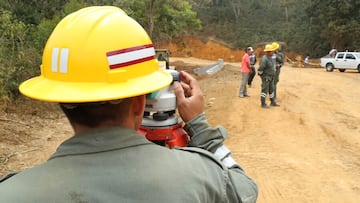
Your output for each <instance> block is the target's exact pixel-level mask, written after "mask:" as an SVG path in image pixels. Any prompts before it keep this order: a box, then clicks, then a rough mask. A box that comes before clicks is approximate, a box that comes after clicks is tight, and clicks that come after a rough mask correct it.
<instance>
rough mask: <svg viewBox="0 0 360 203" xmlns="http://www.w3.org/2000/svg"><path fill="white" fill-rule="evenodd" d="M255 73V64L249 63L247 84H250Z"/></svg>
mask: <svg viewBox="0 0 360 203" xmlns="http://www.w3.org/2000/svg"><path fill="white" fill-rule="evenodd" d="M255 74H256V69H255V66H253V65H251V73H250V75H249V79H248V85H251V83H252V81H253V79H254V77H255Z"/></svg>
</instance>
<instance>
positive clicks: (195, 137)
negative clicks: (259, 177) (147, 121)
mask: <svg viewBox="0 0 360 203" xmlns="http://www.w3.org/2000/svg"><path fill="white" fill-rule="evenodd" d="M185 129H186V130H187V132H188V133H189V135H190V136H191V142H190V143H189V147H185V148H178V149H169V148H166V147H162V146H159V145H156V144H154V143H152V142H150V141H148V140H147V139H146V138H145V137H144V136H142V135H139V134H138V133H137V132H136V131H134V130H132V129H127V128H121V127H112V128H99V129H93V130H89V131H85V132H81V133H78V134H76V135H75V136H73V137H72V138H70V139H69V140H67V141H65V142H64V143H62V144H61V145H60V146H59V148H58V149H57V151H56V153H55V154H53V155H52V156H51V158H50V159H49V160H48V161H47V162H45V163H43V164H41V165H39V166H36V167H34V168H31V169H28V170H25V171H23V172H20V173H18V174H16V175H14V176H12V177H10V178H8V179H6V180H3V182H1V183H0V202H4V203H5V202H6V203H24V202H31V203H35V202H36V203H57V202H61V203H64V202H67V203H68V202H89V203H90V202H100V203H106V202H109V203H114V202H122V203H127V202H129V203H134V202H147V203H152V202H154V203H163V202H172V203H174V202H175V203H176V202H185V203H191V202H202V203H205V202H206V203H209V202H214V203H220V202H256V198H257V195H258V189H257V185H256V184H255V182H254V181H253V180H252V179H251V178H249V177H248V176H247V175H246V174H245V172H244V171H243V170H242V169H241V167H240V166H239V165H238V164H237V163H236V162H235V161H234V160H233V159H232V158H231V153H230V152H229V151H228V150H227V148H226V147H225V146H224V145H223V144H222V143H223V140H224V138H225V136H226V131H225V129H224V128H222V127H217V128H210V127H209V125H208V123H207V121H206V119H205V115H204V114H202V115H200V116H198V117H197V118H195V119H193V120H192V121H190V122H189V123H187V124H186V126H185ZM220 160H221V161H220Z"/></svg>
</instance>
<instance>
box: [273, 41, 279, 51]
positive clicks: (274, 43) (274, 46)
mask: <svg viewBox="0 0 360 203" xmlns="http://www.w3.org/2000/svg"><path fill="white" fill-rule="evenodd" d="M271 45H272V46H273V49H274V50H276V49H279V47H280V45H279V44H278V43H276V42H273V43H272V44H271Z"/></svg>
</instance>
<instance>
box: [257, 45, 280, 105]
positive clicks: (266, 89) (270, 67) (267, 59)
mask: <svg viewBox="0 0 360 203" xmlns="http://www.w3.org/2000/svg"><path fill="white" fill-rule="evenodd" d="M273 51H274V48H273V46H272V45H271V44H267V45H266V46H265V49H264V52H265V55H264V56H263V57H262V59H261V62H260V66H259V68H258V75H259V76H260V77H261V94H260V101H261V107H262V108H269V106H268V105H267V104H266V102H265V100H266V95H267V94H269V98H270V102H271V103H270V105H271V106H279V104H277V103H276V101H275V99H274V78H275V66H274V63H273V61H272V55H273Z"/></svg>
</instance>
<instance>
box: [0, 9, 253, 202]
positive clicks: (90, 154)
mask: <svg viewBox="0 0 360 203" xmlns="http://www.w3.org/2000/svg"><path fill="white" fill-rule="evenodd" d="M180 76H181V80H180V81H175V82H174V83H173V84H172V86H173V88H174V94H175V95H176V100H177V109H178V113H179V115H180V117H181V118H182V120H183V121H184V122H185V126H184V130H186V132H187V133H188V135H189V137H190V141H189V143H188V145H187V146H186V147H176V148H171V149H170V148H168V147H165V146H161V145H157V144H155V143H153V142H151V141H149V140H147V139H146V137H145V136H143V135H141V134H139V133H138V129H139V126H141V122H142V118H143V114H144V109H145V101H146V95H147V94H149V93H152V92H154V91H157V90H160V89H162V88H166V87H169V86H170V85H171V83H172V82H173V77H172V75H171V74H169V73H168V72H164V71H163V70H160V69H159V68H158V64H157V60H156V58H155V50H154V47H153V44H152V42H151V40H150V38H149V36H148V35H147V33H146V31H145V30H144V29H143V28H142V27H141V26H140V24H138V23H137V22H136V21H135V20H133V19H132V18H130V17H129V16H127V14H126V13H125V12H123V11H122V10H121V9H120V8H117V7H113V6H94V7H86V8H83V9H80V10H79V11H76V12H74V13H72V14H69V15H68V16H66V17H65V18H64V19H62V20H61V21H60V23H59V24H58V25H57V26H56V28H55V29H54V31H53V32H52V34H51V35H50V37H49V39H48V41H47V43H46V46H45V48H44V53H43V58H42V65H41V75H40V76H37V77H34V78H31V79H29V80H27V81H25V82H23V83H22V84H21V85H20V92H21V93H22V94H24V95H25V96H28V97H30V98H33V99H37V100H42V101H48V102H57V103H59V105H60V107H61V109H62V110H63V112H64V113H65V115H66V117H67V118H68V120H69V122H70V124H71V126H72V128H73V130H74V136H72V137H71V138H69V139H68V140H66V141H65V142H63V143H62V144H61V145H60V146H59V147H58V148H57V150H56V152H55V153H54V154H53V155H52V156H51V157H50V158H49V160H48V161H46V162H44V163H42V164H40V165H38V166H35V167H33V168H30V169H27V170H24V171H22V172H19V173H13V174H9V175H7V176H6V177H4V178H2V179H1V180H0V202H4V203H5V202H6V203H15V202H16V203H17V202H22V203H27V202H29V203H30V202H31V203H33V202H36V203H49V202H52V203H58V202H59V203H60V202H61V203H63V202H127V203H132V202H146V203H159V202H172V203H174V202H175V203H177V202H186V203H189V202H199V203H203V202H207V203H209V202H214V203H218V202H245V203H247V202H249V203H250V202H252V203H253V202H256V199H257V196H258V187H257V185H256V183H255V182H254V180H253V179H251V178H250V177H249V176H248V175H247V174H246V173H245V171H244V170H243V169H242V167H241V166H240V165H239V164H238V163H237V162H236V161H235V160H234V159H233V157H232V155H231V151H230V150H229V149H228V148H227V147H226V146H225V145H224V139H225V138H226V136H227V132H226V130H225V128H223V127H222V126H217V127H215V128H213V127H211V126H210V125H209V123H208V122H207V119H206V117H205V113H204V95H203V93H202V91H201V89H200V87H199V84H198V82H197V80H195V79H194V78H193V77H192V76H191V75H190V74H188V73H186V72H184V71H181V72H180Z"/></svg>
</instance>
